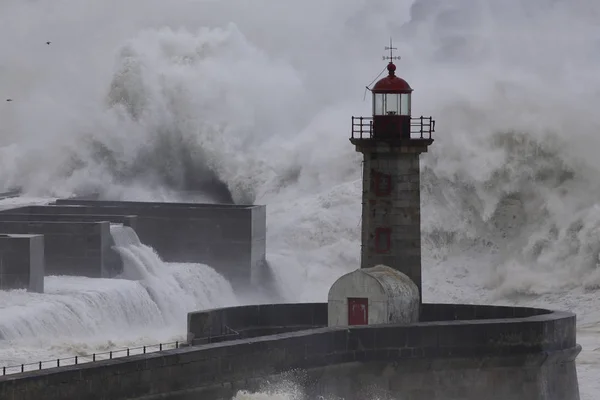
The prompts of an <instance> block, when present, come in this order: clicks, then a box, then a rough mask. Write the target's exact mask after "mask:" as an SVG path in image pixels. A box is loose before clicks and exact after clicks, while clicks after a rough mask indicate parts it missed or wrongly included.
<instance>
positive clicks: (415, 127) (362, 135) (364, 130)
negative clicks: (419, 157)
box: [352, 116, 435, 139]
mask: <svg viewBox="0 0 600 400" xmlns="http://www.w3.org/2000/svg"><path fill="white" fill-rule="evenodd" d="M433 132H435V121H434V120H433V118H432V117H423V116H421V117H412V118H411V119H410V138H411V139H431V134H432V133H433ZM352 139H373V117H352Z"/></svg>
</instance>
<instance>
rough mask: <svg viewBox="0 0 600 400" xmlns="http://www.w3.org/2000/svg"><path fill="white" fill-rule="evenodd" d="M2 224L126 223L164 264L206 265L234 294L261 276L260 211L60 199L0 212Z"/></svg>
mask: <svg viewBox="0 0 600 400" xmlns="http://www.w3.org/2000/svg"><path fill="white" fill-rule="evenodd" d="M53 215H54V216H56V218H53V217H52V216H53ZM37 216H39V218H38V217H37ZM3 220H4V221H22V220H24V221H37V220H40V221H64V222H66V221H81V222H85V221H88V222H89V221H106V220H108V221H110V222H117V223H125V224H126V225H129V226H132V227H134V229H135V230H136V232H137V234H138V236H139V238H140V240H141V242H142V243H144V244H146V245H148V246H150V247H152V248H154V249H155V250H156V252H157V253H158V254H159V255H160V256H161V258H162V259H163V260H165V261H167V262H192V263H204V264H208V265H210V266H211V267H213V268H215V269H216V270H217V271H218V272H219V273H221V274H222V275H224V276H225V277H226V278H227V279H228V280H229V281H230V282H231V283H232V284H233V285H234V286H235V287H236V288H239V289H245V288H247V287H248V285H249V284H250V283H252V282H255V283H256V282H258V283H260V282H261V279H262V278H264V277H265V276H266V275H265V274H266V271H265V269H266V268H267V266H266V256H265V254H266V207H265V206H260V205H231V204H198V203H154V202H132V201H96V200H79V199H64V200H57V201H56V202H55V204H51V205H46V206H26V207H19V208H13V209H8V210H4V211H0V222H1V221H3Z"/></svg>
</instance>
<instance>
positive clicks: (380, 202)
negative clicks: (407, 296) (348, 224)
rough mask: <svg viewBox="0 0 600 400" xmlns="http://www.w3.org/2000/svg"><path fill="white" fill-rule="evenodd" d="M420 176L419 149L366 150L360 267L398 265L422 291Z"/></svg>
mask: <svg viewBox="0 0 600 400" xmlns="http://www.w3.org/2000/svg"><path fill="white" fill-rule="evenodd" d="M419 179H420V169H419V152H417V151H416V152H413V153H393V152H381V151H366V150H364V163H363V188H364V189H365V190H364V191H363V206H362V207H363V208H362V224H363V229H362V235H363V237H362V243H363V246H362V250H361V268H371V267H374V266H376V265H379V264H382V265H387V266H389V267H391V268H395V269H397V270H398V271H400V272H402V273H404V274H406V275H407V276H408V277H409V278H410V279H411V280H412V281H413V282H414V283H415V284H416V285H417V287H418V288H419V293H421V286H422V285H421V200H420V199H421V192H420V187H419ZM383 182H386V183H385V184H384V183H383Z"/></svg>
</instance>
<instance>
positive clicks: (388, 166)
mask: <svg viewBox="0 0 600 400" xmlns="http://www.w3.org/2000/svg"><path fill="white" fill-rule="evenodd" d="M392 49H394V48H393V47H392V46H391V44H390V47H386V50H390V56H389V57H384V59H389V64H388V66H387V72H388V75H387V76H386V77H384V78H382V79H380V80H379V81H378V82H377V83H376V84H375V85H374V86H373V88H372V89H371V92H372V93H373V115H372V116H371V117H352V137H351V138H350V141H351V142H352V144H353V145H354V146H356V151H359V152H361V153H363V154H364V161H363V193H362V250H361V268H371V267H374V266H377V265H386V266H389V267H391V268H393V269H395V270H398V271H400V272H402V273H403V274H405V275H407V276H408V277H409V278H410V279H411V280H412V281H413V282H414V283H415V284H416V285H417V287H418V289H419V298H420V299H422V294H421V292H422V291H421V202H420V200H421V199H420V167H419V156H420V154H421V153H424V152H426V151H427V148H428V146H429V145H431V144H432V143H433V139H432V138H431V134H432V133H433V132H434V128H435V122H434V121H433V119H432V118H431V117H416V118H415V117H412V116H411V96H412V92H413V89H412V88H411V87H410V85H409V84H408V82H406V81H405V80H404V79H402V78H400V77H399V76H397V75H396V65H395V64H394V63H393V60H394V59H397V58H399V57H394V56H393V54H392V53H391V52H392Z"/></svg>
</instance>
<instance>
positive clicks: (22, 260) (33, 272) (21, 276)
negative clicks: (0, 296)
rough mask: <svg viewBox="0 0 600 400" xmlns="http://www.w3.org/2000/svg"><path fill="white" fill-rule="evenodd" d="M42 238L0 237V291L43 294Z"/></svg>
mask: <svg viewBox="0 0 600 400" xmlns="http://www.w3.org/2000/svg"><path fill="white" fill-rule="evenodd" d="M44 269H45V260H44V236H43V235H14V234H13V235H6V234H1V235H0V290H11V289H27V290H28V291H30V292H37V293H43V292H44Z"/></svg>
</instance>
